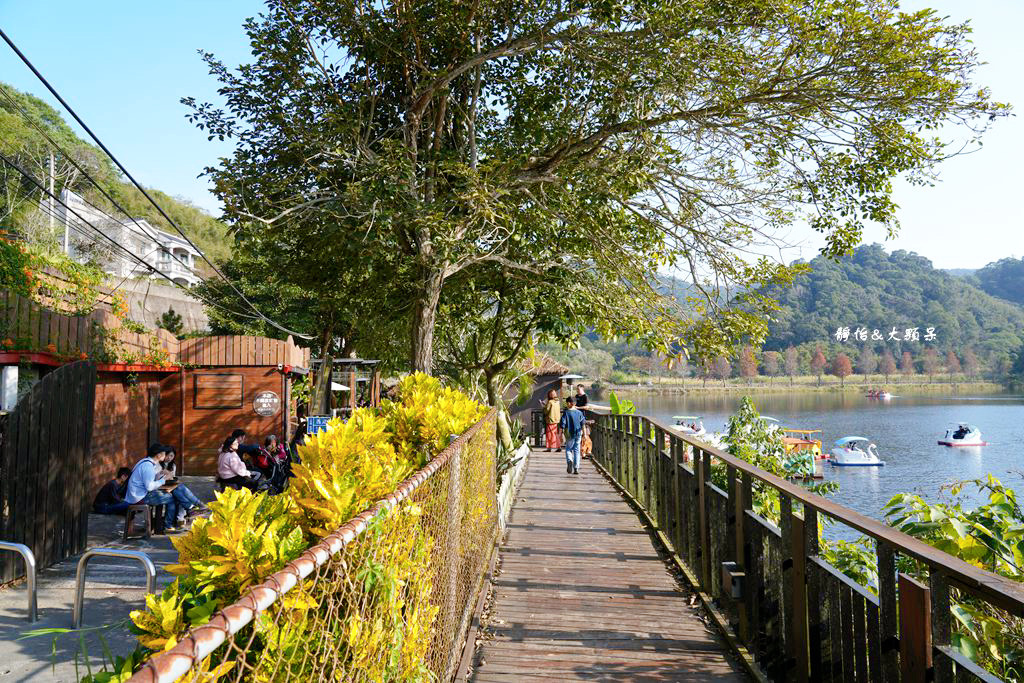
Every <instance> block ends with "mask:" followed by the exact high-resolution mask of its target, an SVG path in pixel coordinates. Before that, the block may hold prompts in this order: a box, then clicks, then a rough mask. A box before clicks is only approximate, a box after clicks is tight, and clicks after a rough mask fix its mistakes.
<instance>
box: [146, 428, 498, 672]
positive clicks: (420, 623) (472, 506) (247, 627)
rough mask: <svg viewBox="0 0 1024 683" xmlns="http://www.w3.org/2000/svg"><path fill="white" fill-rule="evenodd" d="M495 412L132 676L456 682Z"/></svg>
mask: <svg viewBox="0 0 1024 683" xmlns="http://www.w3.org/2000/svg"><path fill="white" fill-rule="evenodd" d="M494 457H495V413H494V411H491V412H490V413H489V414H488V415H487V416H486V417H485V418H484V419H482V420H481V421H480V422H478V423H477V424H476V425H474V426H473V427H472V428H471V429H470V430H469V431H467V432H466V433H465V434H463V435H462V436H461V437H460V438H459V439H457V440H456V441H455V442H453V443H452V444H451V445H450V446H449V447H448V448H447V449H445V450H444V451H443V452H442V453H440V454H439V455H438V456H437V457H436V458H434V459H433V460H432V461H431V462H430V463H429V464H427V465H426V466H425V467H424V468H423V469H421V470H420V471H419V472H417V473H416V474H415V475H413V476H412V477H410V478H409V479H407V480H406V481H405V482H403V483H402V484H401V485H400V486H399V487H398V488H397V489H396V490H395V492H394V493H393V494H392V495H390V496H388V497H387V498H385V499H384V500H381V501H379V502H377V503H376V504H375V505H373V506H372V507H371V508H370V509H368V510H366V511H365V512H363V513H362V514H360V515H358V516H357V517H355V518H354V519H352V520H350V521H349V522H348V523H346V524H345V525H344V526H342V527H341V528H340V529H338V530H337V531H336V532H335V533H334V534H332V535H330V536H328V537H327V538H325V539H324V540H323V541H322V542H320V543H318V544H317V545H315V546H313V547H312V548H310V549H309V550H308V551H306V552H305V553H304V554H303V555H302V556H301V557H299V558H298V559H297V560H295V561H294V562H291V563H290V564H289V565H288V566H286V567H285V569H283V570H282V571H280V572H277V573H276V574H274V575H272V576H270V577H269V578H267V580H265V581H264V582H263V583H262V584H260V585H258V586H255V587H254V588H252V589H250V590H249V591H248V593H247V594H246V595H244V596H243V597H242V598H241V599H240V600H238V602H236V603H235V604H233V605H231V606H229V607H226V608H224V609H223V610H221V611H220V612H218V613H217V614H215V615H214V616H213V618H212V619H211V620H210V622H209V623H207V624H206V625H204V626H200V627H198V628H194V629H192V631H190V632H189V633H188V634H187V635H185V636H183V637H182V638H181V640H180V641H179V642H178V643H177V644H176V645H175V646H174V647H173V648H172V649H170V650H169V651H167V652H164V653H162V654H160V655H158V656H156V657H154V658H153V659H151V660H150V661H149V662H147V663H146V664H145V665H144V666H143V668H142V669H141V670H140V671H139V672H138V673H136V674H135V675H134V676H133V677H132V678H131V681H140V682H141V681H145V682H147V683H153V682H157V681H160V682H170V681H204V682H206V681H385V680H394V681H416V680H450V679H451V678H452V677H453V675H454V674H455V668H456V667H457V665H458V662H459V657H460V655H461V651H462V644H463V643H462V640H463V636H464V634H465V632H466V630H467V627H468V624H469V620H470V617H471V612H472V609H473V606H474V602H475V597H476V595H477V593H478V591H479V589H480V586H481V584H482V579H483V576H484V573H485V572H486V570H487V567H488V561H489V559H490V556H491V553H492V551H493V548H494V542H495V540H496V534H497V529H498V520H497V505H496V491H495V489H496V486H495V463H494Z"/></svg>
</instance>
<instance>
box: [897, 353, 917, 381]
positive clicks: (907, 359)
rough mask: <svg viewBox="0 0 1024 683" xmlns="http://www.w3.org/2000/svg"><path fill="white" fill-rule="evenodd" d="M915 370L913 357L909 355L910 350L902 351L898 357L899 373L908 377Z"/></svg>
mask: <svg viewBox="0 0 1024 683" xmlns="http://www.w3.org/2000/svg"><path fill="white" fill-rule="evenodd" d="M916 372H917V370H916V369H915V368H914V357H913V356H911V355H910V351H904V352H903V356H902V357H901V358H900V373H901V374H903V375H904V376H905V377H909V376H911V375H913V374H914V373H916Z"/></svg>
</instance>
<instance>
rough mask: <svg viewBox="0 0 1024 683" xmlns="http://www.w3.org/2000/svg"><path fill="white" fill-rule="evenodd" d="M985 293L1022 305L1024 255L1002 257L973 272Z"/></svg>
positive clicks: (1023, 294)
mask: <svg viewBox="0 0 1024 683" xmlns="http://www.w3.org/2000/svg"><path fill="white" fill-rule="evenodd" d="M974 279H975V280H976V281H977V283H978V286H980V287H981V288H982V289H983V290H984V291H985V292H986V293H988V294H991V295H992V296H995V297H999V298H1000V299H1005V300H1007V301H1012V302H1013V303H1015V304H1020V305H1022V306H1024V257H1022V258H1019V259H1015V258H1004V259H1001V260H999V261H995V262H993V263H990V264H988V265H987V266H985V267H984V268H982V269H980V270H978V271H976V272H975V273H974Z"/></svg>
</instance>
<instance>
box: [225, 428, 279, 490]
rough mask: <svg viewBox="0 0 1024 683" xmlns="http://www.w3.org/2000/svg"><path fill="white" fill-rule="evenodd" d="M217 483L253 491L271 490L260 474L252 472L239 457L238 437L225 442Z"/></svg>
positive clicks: (229, 438) (232, 437) (230, 437)
mask: <svg viewBox="0 0 1024 683" xmlns="http://www.w3.org/2000/svg"><path fill="white" fill-rule="evenodd" d="M217 481H218V482H220V483H221V484H223V485H224V486H230V487H231V488H243V487H244V488H247V489H249V490H251V491H260V490H266V489H267V488H269V485H268V484H267V482H265V481H264V480H263V477H262V475H260V473H259V472H250V471H249V470H248V469H247V468H246V466H245V463H244V462H242V459H241V458H240V457H238V437H237V436H234V435H232V436H229V437H228V438H227V439H225V440H224V444H223V445H222V446H221V448H220V454H219V455H218V456H217Z"/></svg>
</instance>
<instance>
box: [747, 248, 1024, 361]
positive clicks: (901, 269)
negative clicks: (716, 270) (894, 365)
mask: <svg viewBox="0 0 1024 683" xmlns="http://www.w3.org/2000/svg"><path fill="white" fill-rule="evenodd" d="M1007 260H1008V261H1011V259H1007ZM1014 263H1016V265H1012V264H1009V265H1003V266H1000V267H999V268H998V269H993V270H992V271H990V272H989V275H991V277H989V278H988V279H987V280H985V281H987V282H989V283H990V285H989V286H990V288H991V290H992V291H995V290H998V291H1000V292H1002V293H1004V294H1005V295H1006V298H1007V299H1010V300H1019V301H1022V302H1024V289H1021V287H1022V286H1024V279H1022V278H1021V277H1020V276H1017V279H1016V280H1014V279H1013V276H1012V273H1016V272H1024V263H1022V262H1014ZM999 264H1004V262H1003V261H1000V262H999ZM999 264H993V266H997V265H999ZM810 266H811V272H810V273H809V274H807V275H805V276H802V277H799V278H797V280H796V281H795V282H794V283H793V285H792V286H791V287H788V288H771V289H769V290H768V293H769V294H770V295H771V296H773V297H774V298H776V299H777V300H778V301H779V303H780V307H781V311H779V312H778V314H777V315H776V320H775V322H773V323H772V325H771V327H770V332H769V336H768V339H767V340H766V343H765V345H764V348H765V349H774V350H781V349H784V348H786V347H787V346H790V345H798V344H802V343H806V342H817V343H823V344H824V343H828V342H829V341H834V335H835V332H836V330H837V328H840V327H849V328H850V330H851V332H852V331H853V330H855V329H856V328H857V327H864V328H867V329H868V330H874V329H878V330H880V331H883V332H884V333H885V335H886V337H888V333H889V331H890V330H892V328H894V327H895V328H897V330H899V331H900V333H901V335H902V332H903V330H905V329H907V328H914V327H916V328H918V330H919V333H920V334H921V335H922V337H923V335H924V334H925V330H926V328H928V327H934V328H935V334H936V337H937V338H936V340H935V341H934V342H933V345H934V346H935V347H936V348H938V349H940V350H945V349H953V350H955V351H958V352H959V351H960V350H962V349H963V348H965V347H968V346H970V347H973V348H975V349H976V350H977V351H981V352H984V353H991V352H995V353H1004V352H1007V351H1012V350H1016V349H1017V348H1019V347H1020V346H1021V343H1022V342H1024V307H1022V306H1020V305H1017V304H1014V303H1010V301H1003V300H1001V299H998V298H995V297H994V296H992V295H991V294H990V293H987V291H989V290H986V291H982V289H979V288H978V287H977V286H975V285H974V284H972V282H971V280H973V278H967V279H965V278H963V277H957V276H955V275H953V274H951V273H949V272H946V271H943V270H938V269H936V268H934V267H933V266H932V263H931V261H929V260H928V259H926V258H924V257H922V256H919V255H917V254H914V253H911V252H906V251H902V250H900V251H895V252H893V253H892V254H887V253H886V252H885V250H884V249H883V248H882V246H881V245H878V244H874V245H870V246H867V245H866V246H862V247H859V248H858V249H857V250H856V251H855V252H854V254H853V255H852V256H850V257H848V258H845V259H843V260H841V261H839V262H836V261H830V260H828V259H825V258H822V257H818V258H815V259H814V260H812V261H811V262H810ZM1011 266H1012V267H1011ZM991 267H992V266H986V269H987V268H991ZM1017 268H1020V271H1018V270H1016V269H1017ZM984 270H985V269H982V271H984ZM982 271H979V272H978V275H977V277H978V279H979V280H980V279H982V275H981V273H982ZM1014 283H1016V288H1014ZM1012 296H1019V297H1020V298H1019V299H1011V297H1012ZM885 344H886V342H879V343H877V344H876V345H875V346H876V347H878V348H881V347H882V346H883V345H885ZM922 345H923V341H921V342H916V343H915V342H909V343H905V344H901V345H899V346H897V345H896V344H894V343H888V345H887V348H889V350H890V351H893V352H896V351H897V349H898V350H900V351H902V350H904V349H905V350H909V351H911V352H913V353H915V355H916V351H917V350H919V349H920V348H922Z"/></svg>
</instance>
